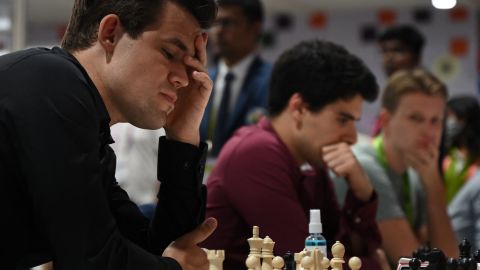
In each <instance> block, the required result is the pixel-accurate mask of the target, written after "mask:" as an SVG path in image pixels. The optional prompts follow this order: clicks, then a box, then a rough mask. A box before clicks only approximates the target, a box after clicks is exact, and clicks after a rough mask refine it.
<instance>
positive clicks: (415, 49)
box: [378, 25, 425, 58]
mask: <svg viewBox="0 0 480 270" xmlns="http://www.w3.org/2000/svg"><path fill="white" fill-rule="evenodd" d="M389 40H399V41H400V42H402V43H403V44H405V46H407V47H408V48H409V50H410V51H411V52H412V53H413V54H415V55H416V56H417V58H420V56H421V54H422V50H423V46H424V45H425V38H424V37H423V35H422V33H420V32H419V31H418V30H417V29H416V28H415V27H413V26H411V25H398V26H392V27H390V28H388V29H387V30H385V32H383V33H382V34H381V35H380V36H379V38H378V41H379V42H385V41H389Z"/></svg>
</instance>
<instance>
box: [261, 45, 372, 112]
mask: <svg viewBox="0 0 480 270" xmlns="http://www.w3.org/2000/svg"><path fill="white" fill-rule="evenodd" d="M294 93H299V94H300V95H301V97H302V98H303V100H304V101H305V102H306V103H307V104H308V106H309V108H308V109H309V110H310V111H320V110H321V109H322V108H323V107H325V106H326V105H328V104H330V103H333V102H336V101H338V100H350V99H351V98H354V97H355V96H356V95H358V94H360V95H361V96H362V97H363V98H364V99H365V100H367V101H374V100H375V99H376V98H377V95H378V84H377V81H376V79H375V76H374V75H373V73H372V72H371V71H370V69H368V68H367V67H366V66H365V64H364V63H363V61H362V60H360V58H358V57H356V56H355V55H353V54H350V53H349V52H348V51H347V50H346V49H345V48H343V47H342V46H339V45H337V44H335V43H332V42H328V41H321V40H311V41H303V42H301V43H299V44H298V45H296V46H294V47H293V48H291V49H289V50H287V51H285V52H284V53H283V54H282V55H281V56H280V57H279V59H278V60H277V62H276V63H275V65H274V68H273V72H272V77H271V81H270V94H269V113H270V115H271V116H276V115H278V114H280V113H281V112H282V111H283V110H284V109H285V108H286V107H287V104H288V101H289V99H290V98H291V96H292V95H293V94H294Z"/></svg>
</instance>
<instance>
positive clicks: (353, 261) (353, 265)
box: [348, 257, 362, 270]
mask: <svg viewBox="0 0 480 270" xmlns="http://www.w3.org/2000/svg"><path fill="white" fill-rule="evenodd" d="M348 266H349V267H350V269H352V270H359V269H360V267H362V260H360V258H358V257H351V258H350V260H348Z"/></svg>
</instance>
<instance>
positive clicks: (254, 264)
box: [245, 255, 260, 270]
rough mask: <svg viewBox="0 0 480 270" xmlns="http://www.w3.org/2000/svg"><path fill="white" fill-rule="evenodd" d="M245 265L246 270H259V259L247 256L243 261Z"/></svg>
mask: <svg viewBox="0 0 480 270" xmlns="http://www.w3.org/2000/svg"><path fill="white" fill-rule="evenodd" d="M245 265H246V266H247V269H248V270H256V269H260V258H258V257H257V256H255V255H249V256H248V258H247V259H246V260H245Z"/></svg>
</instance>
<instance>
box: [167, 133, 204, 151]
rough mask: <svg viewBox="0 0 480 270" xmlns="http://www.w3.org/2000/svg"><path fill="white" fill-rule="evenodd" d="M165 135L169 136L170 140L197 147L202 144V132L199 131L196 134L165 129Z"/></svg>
mask: <svg viewBox="0 0 480 270" xmlns="http://www.w3.org/2000/svg"><path fill="white" fill-rule="evenodd" d="M165 136H166V137H167V139H168V140H172V141H177V142H182V143H188V144H191V145H194V146H197V147H198V146H199V145H200V134H199V133H198V132H197V133H196V134H188V135H187V134H183V135H178V134H176V133H173V132H168V131H165Z"/></svg>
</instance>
